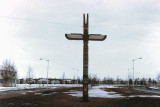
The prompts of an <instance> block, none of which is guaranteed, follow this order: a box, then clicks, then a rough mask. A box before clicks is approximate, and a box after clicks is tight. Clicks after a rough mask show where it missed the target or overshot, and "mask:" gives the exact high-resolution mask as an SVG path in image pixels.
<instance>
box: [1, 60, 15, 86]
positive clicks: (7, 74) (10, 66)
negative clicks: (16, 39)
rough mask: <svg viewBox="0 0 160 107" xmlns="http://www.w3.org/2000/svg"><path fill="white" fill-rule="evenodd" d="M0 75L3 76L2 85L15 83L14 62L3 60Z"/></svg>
mask: <svg viewBox="0 0 160 107" xmlns="http://www.w3.org/2000/svg"><path fill="white" fill-rule="evenodd" d="M1 76H2V78H3V84H4V86H12V85H13V84H15V85H16V79H17V69H16V67H15V64H14V62H11V61H10V60H7V59H6V60H5V61H4V62H3V65H2V70H1Z"/></svg>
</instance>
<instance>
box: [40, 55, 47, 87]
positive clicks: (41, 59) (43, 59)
mask: <svg viewBox="0 0 160 107" xmlns="http://www.w3.org/2000/svg"><path fill="white" fill-rule="evenodd" d="M40 60H45V59H43V58H41V59H40ZM46 61H47V62H48V63H47V89H48V72H49V59H47V60H46Z"/></svg>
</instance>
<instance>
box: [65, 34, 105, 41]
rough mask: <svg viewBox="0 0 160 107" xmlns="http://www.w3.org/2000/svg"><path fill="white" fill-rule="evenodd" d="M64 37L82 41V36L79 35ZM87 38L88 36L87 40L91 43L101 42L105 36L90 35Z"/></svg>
mask: <svg viewBox="0 0 160 107" xmlns="http://www.w3.org/2000/svg"><path fill="white" fill-rule="evenodd" d="M65 36H66V38H67V39H69V40H84V38H83V35H82V34H81V33H71V34H65ZM88 36H89V38H88V40H91V41H103V40H105V39H106V37H107V35H101V34H90V35H88Z"/></svg>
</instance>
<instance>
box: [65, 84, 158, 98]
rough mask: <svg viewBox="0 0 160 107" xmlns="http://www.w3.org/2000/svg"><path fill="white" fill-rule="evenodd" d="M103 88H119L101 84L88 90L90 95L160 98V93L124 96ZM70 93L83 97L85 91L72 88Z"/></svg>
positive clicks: (100, 96)
mask: <svg viewBox="0 0 160 107" xmlns="http://www.w3.org/2000/svg"><path fill="white" fill-rule="evenodd" d="M103 88H118V86H117V85H111V86H108V85H101V86H94V87H93V88H90V89H89V90H88V95H89V97H99V98H133V97H156V98H160V96H159V95H130V96H122V95H121V94H117V93H116V92H107V91H104V90H103ZM64 93H68V95H71V96H76V97H82V95H83V93H82V91H75V90H70V91H69V92H64Z"/></svg>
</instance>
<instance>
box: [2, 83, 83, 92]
mask: <svg viewBox="0 0 160 107" xmlns="http://www.w3.org/2000/svg"><path fill="white" fill-rule="evenodd" d="M48 87H49V89H54V88H57V87H82V85H81V84H78V85H77V84H48ZM38 88H42V89H46V88H47V84H32V85H29V84H17V85H16V87H0V92H1V91H9V90H23V89H38Z"/></svg>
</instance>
